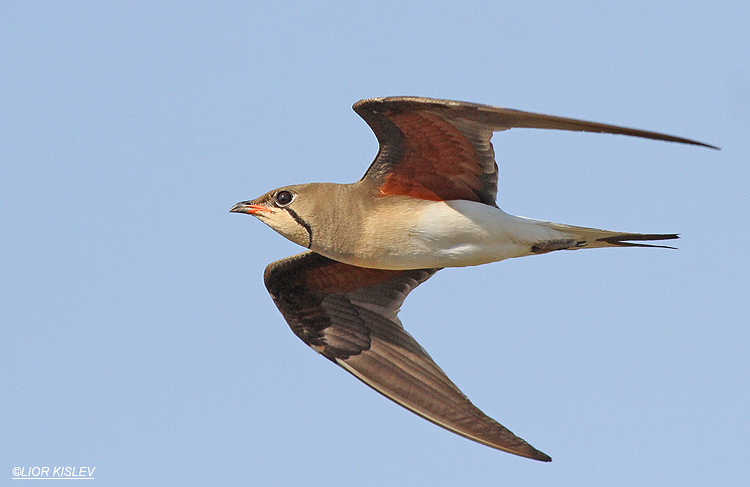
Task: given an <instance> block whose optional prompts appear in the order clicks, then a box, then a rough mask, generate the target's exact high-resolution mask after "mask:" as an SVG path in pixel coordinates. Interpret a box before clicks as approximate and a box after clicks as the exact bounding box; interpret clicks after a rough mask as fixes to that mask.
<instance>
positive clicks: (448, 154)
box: [230, 96, 717, 461]
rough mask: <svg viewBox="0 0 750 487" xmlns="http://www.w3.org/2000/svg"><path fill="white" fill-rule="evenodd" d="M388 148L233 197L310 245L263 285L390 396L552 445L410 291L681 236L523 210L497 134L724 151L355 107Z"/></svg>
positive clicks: (443, 420) (518, 114)
mask: <svg viewBox="0 0 750 487" xmlns="http://www.w3.org/2000/svg"><path fill="white" fill-rule="evenodd" d="M352 108H353V109H354V111H355V112H356V113H357V114H358V115H360V116H361V117H362V118H363V119H364V120H365V122H366V123H367V124H368V125H369V126H370V128H371V129H372V131H373V132H374V133H375V136H376V138H377V140H378V143H379V150H378V153H377V155H376V156H375V159H374V161H373V162H372V163H371V165H370V166H369V168H368V169H367V171H366V172H365V174H364V176H363V177H362V178H361V179H360V180H359V181H357V182H354V183H350V184H334V183H308V184H295V185H290V186H284V187H281V188H277V189H274V190H272V191H269V192H267V193H265V194H263V195H262V196H260V197H258V198H256V199H253V200H248V201H242V202H239V203H237V204H235V205H234V206H232V208H231V209H230V211H231V212H235V213H246V214H250V215H252V216H254V217H257V218H258V219H259V220H260V221H262V222H263V223H265V224H266V225H268V226H269V227H271V228H272V229H273V230H275V231H276V232H278V233H279V234H281V235H282V236H284V237H286V238H287V239H289V240H291V241H292V242H294V243H296V244H299V245H300V246H302V247H306V248H307V249H308V250H307V251H304V252H302V253H300V254H297V255H294V256H291V257H287V258H284V259H281V260H278V261H276V262H273V263H271V264H269V265H268V267H267V268H266V269H265V272H264V283H265V286H266V289H267V290H268V292H269V294H270V295H271V297H272V299H273V301H274V303H275V304H276V306H277V307H278V309H279V311H280V312H281V314H282V315H283V317H284V319H285V320H286V321H287V323H288V324H289V326H290V328H291V329H292V331H293V332H294V334H295V335H297V336H298V337H299V338H300V339H302V341H303V342H305V343H306V344H307V345H308V346H310V347H311V348H312V349H313V350H315V351H316V352H318V353H320V354H321V355H323V356H324V357H325V358H327V359H329V360H330V361H332V362H334V363H336V364H337V365H339V366H341V367H342V368H343V369H345V370H346V371H348V372H350V373H351V374H352V375H354V376H355V377H356V378H357V379H359V380H361V381H362V382H364V383H365V384H366V385H368V386H370V387H371V388H373V389H374V390H375V391H377V392H379V393H380V394H382V395H384V396H385V397H387V398H388V399H391V400H392V401H394V402H396V403H397V404H399V405H401V406H403V407H405V408H406V409H408V410H410V411H412V412H414V413H416V414H417V415H419V416H421V417H423V418H425V419H427V420H428V421H431V422H433V423H435V424H436V425H438V426H441V427H443V428H445V429H447V430H449V431H452V432H454V433H456V434H458V435H461V436H464V437H466V438H468V439H470V440H473V441H476V442H478V443H481V444H484V445H487V446H489V447H491V448H495V449H497V450H502V451H505V452H508V453H512V454H515V455H519V456H522V457H527V458H531V459H535V460H540V461H551V457H550V456H549V455H547V454H545V453H543V452H541V451H539V450H537V449H536V448H534V447H533V446H531V445H530V444H529V443H528V442H526V441H525V440H523V439H521V438H519V437H518V436H516V435H515V434H513V433H512V432H511V431H510V430H508V429H507V428H505V427H504V426H502V425H501V424H500V423H498V422H497V421H495V420H494V419H492V418H490V417H489V416H487V415H486V414H484V413H483V412H482V411H481V410H480V409H478V408H477V407H476V406H474V404H472V402H471V401H470V400H469V399H468V398H467V397H466V396H465V395H464V394H463V393H462V392H461V390H460V389H459V388H458V387H457V386H456V385H455V384H454V383H453V382H452V381H451V380H450V379H449V378H448V376H447V375H446V374H445V373H444V372H443V371H442V369H441V368H440V367H439V366H438V365H437V364H436V363H435V362H434V361H433V360H432V358H431V357H430V356H429V354H428V353H427V352H426V351H425V350H424V349H423V348H422V347H421V346H420V345H419V344H418V343H417V341H416V340H415V339H414V338H412V336H411V335H410V334H409V333H408V332H407V331H406V330H405V329H404V327H403V326H402V324H401V322H400V320H399V318H398V316H397V315H398V312H399V309H400V307H401V305H402V303H403V301H404V299H405V298H406V296H407V295H408V294H409V293H410V292H411V291H413V290H414V289H415V288H416V287H417V286H419V285H420V284H422V283H423V282H425V281H426V280H427V279H429V278H430V277H432V276H433V275H434V274H435V273H436V272H437V271H438V270H440V269H442V268H445V267H466V266H475V265H481V264H486V263H490V262H496V261H501V260H504V259H508V258H514V257H523V256H530V255H536V254H545V253H548V252H553V251H558V250H578V249H591V248H602V247H664V248H674V247H670V246H667V245H659V244H653V243H646V242H648V241H652V242H653V241H665V240H672V239H676V238H678V235H677V234H641V233H626V232H612V231H606V230H599V229H595V228H586V227H578V226H572V225H564V224H558V223H552V222H548V221H543V220H535V219H530V218H524V217H519V216H513V215H510V214H508V213H505V212H504V211H502V210H501V209H500V208H499V207H498V205H497V203H496V196H497V182H498V167H497V163H496V162H495V154H494V149H493V146H492V143H491V141H490V139H491V138H492V135H493V133H494V132H500V131H504V130H508V129H511V128H536V129H557V130H567V131H581V132H600V133H609V134H620V135H628V136H635V137H643V138H649V139H656V140H663V141H671V142H679V143H683V144H692V145H697V146H703V147H709V148H714V149H717V147H715V146H712V145H709V144H704V143H702V142H697V141H694V140H690V139H685V138H682V137H675V136H672V135H666V134H661V133H656V132H649V131H644V130H637V129H631V128H625V127H619V126H615V125H607V124H601V123H595V122H586V121H582V120H575V119H571V118H563V117H557V116H550V115H542V114H538V113H531V112H524V111H519V110H512V109H507V108H499V107H493V106H488V105H481V104H476V103H468V102H459V101H451V100H440V99H431V98H423V97H405V96H402V97H384V98H372V99H365V100H360V101H358V102H357V103H355V104H354V105H353V107H352Z"/></svg>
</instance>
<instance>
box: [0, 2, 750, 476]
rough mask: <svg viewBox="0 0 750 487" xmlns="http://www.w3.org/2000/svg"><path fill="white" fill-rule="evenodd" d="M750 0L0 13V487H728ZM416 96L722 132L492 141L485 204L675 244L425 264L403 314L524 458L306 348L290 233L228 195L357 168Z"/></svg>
mask: <svg viewBox="0 0 750 487" xmlns="http://www.w3.org/2000/svg"><path fill="white" fill-rule="evenodd" d="M748 25H750V5H748V3H747V2H740V1H737V2H724V3H718V4H717V3H711V2H680V3H674V2H648V3H646V2H628V3H623V4H621V5H613V4H610V3H594V2H578V1H571V2H564V3H559V2H537V3H533V4H528V3H523V2H516V3H509V2H504V3H499V2H471V1H468V2H433V3H431V4H429V5H428V4H426V3H424V2H411V1H400V2H376V3H375V2H374V3H369V4H368V5H367V6H363V5H359V4H356V3H351V2H306V3H305V4H304V5H298V4H296V3H287V2H269V3H268V4H267V5H257V4H252V3H248V2H222V3H220V4H216V3H205V4H204V3H196V2H179V3H163V4H158V5H153V4H151V3H148V2H67V3H52V2H50V3H45V2H12V3H4V4H3V5H2V6H0V27H2V28H0V66H2V68H1V69H0V228H1V229H2V230H0V275H2V278H1V279H0V291H1V292H0V323H2V326H0V371H2V372H1V373H0V390H1V391H2V401H0V417H2V420H0V426H1V427H2V432H1V433H0V437H2V438H3V440H2V442H0V482H2V483H3V485H5V483H6V482H7V483H9V484H10V485H15V484H14V482H15V481H12V480H10V479H11V477H12V469H13V468H14V467H27V468H28V467H35V466H39V467H44V466H49V467H55V466H74V467H82V466H83V467H86V466H87V467H95V468H96V471H95V473H96V475H95V477H96V480H95V481H94V482H96V484H97V485H135V484H146V485H182V486H184V485H211V484H215V485H247V484H251V485H311V486H315V485H331V484H333V483H336V484H342V483H346V484H352V485H362V486H370V485H373V486H374V485H394V486H401V485H519V486H520V485H523V486H537V485H544V486H549V485H555V486H581V485H608V486H610V485H612V486H617V485H623V486H633V485H638V486H656V485H659V486H663V485H682V486H690V485H747V482H748V480H749V479H750V467H748V461H747V458H748V453H750V451H748V450H749V448H748V442H747V438H748V436H750V420H748V414H747V413H748V410H749V409H750V404H749V402H750V401H749V399H750V394H749V393H748V390H750V388H749V387H748V382H749V379H750V358H748V357H749V355H748V350H749V349H750V331H749V330H748V328H749V327H748V321H749V320H748V316H749V315H750V304H749V303H750V299H748V287H749V281H750V279H749V278H748V275H749V274H748V273H749V271H750V265H749V264H750V258H748V252H747V250H746V249H745V246H746V241H747V235H748V234H749V233H750V218H748V214H750V204H749V203H748V202H749V201H750V198H749V197H748V195H749V194H750V184H748V181H749V180H750V164H748V160H749V159H750V135H749V132H750V115H748V113H750V30H748ZM388 95H421V96H431V97H439V98H449V99H458V100H466V101H473V102H479V103H487V104H492V105H498V106H505V107H509V108H517V109H522V110H529V111H537V112H542V113H549V114H554V115H562V116H569V117H576V118H583V119H587V120H594V121H600V122H607V123H613V124H619V125H625V126H630V127H636V128H642V129H648V130H656V131H661V132H666V133H670V134H675V135H680V136H684V137H689V138H695V139H698V140H701V141H704V142H707V143H710V144H714V145H718V146H720V147H721V148H722V150H721V151H713V150H709V149H704V148H698V147H688V146H681V145H678V144H671V143H664V142H655V141H648V140H640V139H631V138H625V137H618V136H607V135H594V134H575V133H563V132H549V131H539V130H513V131H510V132H504V133H500V134H497V135H496V136H495V138H494V140H493V142H494V145H495V150H496V153H497V159H498V163H499V166H500V183H499V193H498V203H499V205H500V207H501V208H503V209H504V210H505V211H507V212H509V213H513V214H517V215H523V216H528V217H533V218H539V219H547V220H552V221H557V222H561V223H569V224H575V225H584V226H593V227H599V228H607V229H611V230H618V231H635V232H678V233H680V234H681V237H682V238H681V240H680V241H679V242H678V246H679V250H677V251H672V250H662V249H606V250H591V251H580V252H556V253H553V254H549V255H544V256H539V257H533V258H524V259H515V260H512V261H504V262H500V263H495V264H490V265H485V266H481V267H476V268H466V269H449V270H444V271H441V272H440V273H439V274H437V275H436V276H435V277H434V278H432V279H431V280H430V281H429V282H427V283H425V284H424V285H422V286H420V288H419V289H417V290H416V291H415V292H414V293H413V294H412V295H411V296H410V297H409V299H408V300H407V301H406V303H405V305H404V307H403V309H402V313H401V318H402V321H403V322H404V324H405V326H406V328H407V329H408V330H409V331H410V332H411V333H412V334H413V335H414V336H415V337H416V338H417V339H418V340H419V341H420V343H421V344H422V345H423V346H424V347H425V348H426V349H427V350H428V351H429V352H430V354H431V355H432V357H433V358H434V359H435V360H436V361H437V362H438V363H439V364H440V365H441V366H442V368H443V369H444V370H445V371H446V372H447V373H448V375H449V376H450V377H451V378H452V379H453V380H454V382H455V383H456V384H458V386H459V387H461V389H462V390H463V391H464V392H465V393H466V394H467V395H468V396H469V397H470V398H471V399H472V401H473V402H474V403H475V404H476V405H477V406H479V407H480V408H481V409H483V410H484V411H485V412H486V413H487V414H489V415H490V416H492V417H494V418H496V419H497V420H498V421H500V422H501V423H502V424H504V425H505V426H507V427H508V428H510V429H511V430H512V431H514V432H515V433H517V434H518V435H519V436H521V437H523V438H525V439H526V440H528V441H529V442H530V443H531V444H532V445H534V446H535V447H537V448H539V449H540V450H542V451H544V452H546V453H548V454H550V455H551V456H552V457H553V459H554V460H553V462H552V463H551V464H542V463H539V462H534V461H531V460H528V459H523V458H519V457H515V456H512V455H508V454H505V453H502V452H498V451H495V450H492V449H490V448H487V447H484V446H481V445H478V444H476V443H473V442H470V441H468V440H465V439H463V438H460V437H458V436H456V435H453V434H450V433H448V432H446V431H444V430H442V429H440V428H437V427H435V426H433V425H431V424H429V423H428V422H426V421H424V420H422V419H420V418H418V417H416V416H414V415H413V414H411V413H409V412H407V411H406V410H404V409H402V408H400V407H398V406H397V405H395V404H393V403H391V402H390V401H388V400H386V399H384V398H383V397H381V396H379V395H378V394H376V393H375V392H373V391H372V390H370V389H368V388H367V387H365V386H364V385H362V384H361V383H359V381H357V380H356V379H355V378H353V377H351V376H350V375H348V374H347V373H345V372H344V371H343V370H341V369H339V368H337V367H335V366H333V365H332V364H331V363H329V362H328V361H326V360H324V359H322V358H321V357H318V356H317V355H316V354H315V353H314V352H312V351H311V350H310V349H308V348H307V347H305V345H304V344H303V343H302V342H301V341H299V340H298V339H297V338H296V337H295V336H294V335H293V334H292V333H291V331H290V330H289V328H288V326H287V325H286V323H285V322H284V320H283V319H282V317H281V315H280V314H279V312H278V311H277V310H276V308H275V306H274V305H273V303H272V301H271V299H270V298H269V296H268V295H267V293H266V291H265V288H264V287H263V283H262V272H263V269H264V268H265V266H266V265H267V264H268V263H269V262H271V261H273V260H276V259H279V258H282V257H284V256H287V255H291V254H293V253H296V252H298V251H299V250H300V248H298V247H296V246H295V245H294V244H292V243H290V242H287V241H286V240H284V239H283V238H282V237H280V236H279V235H277V234H275V233H274V232H273V231H271V230H270V229H268V228H266V227H265V226H263V225H262V224H260V223H258V222H257V221H255V220H254V219H252V218H249V217H246V216H244V215H236V214H229V213H228V210H229V208H230V207H231V206H232V204H234V203H236V202H237V201H241V200H246V199H249V198H254V197H256V196H258V195H260V194H262V193H264V192H265V191H267V190H269V189H272V188H275V187H278V186H281V185H284V184H289V183H301V182H310V181H334V182H349V181H354V180H356V179H358V178H359V177H360V176H361V175H362V173H363V172H364V171H365V169H366V168H367V166H368V165H369V163H370V161H371V160H372V158H373V157H374V155H375V153H376V151H377V143H376V141H375V138H374V136H373V135H372V133H371V132H370V130H369V128H368V127H367V125H366V124H365V123H364V122H363V121H362V120H361V119H359V117H358V116H357V115H356V114H355V113H354V112H353V111H352V110H351V109H350V107H351V104H352V103H354V102H355V101H357V100H359V99H361V98H368V97H373V96H388Z"/></svg>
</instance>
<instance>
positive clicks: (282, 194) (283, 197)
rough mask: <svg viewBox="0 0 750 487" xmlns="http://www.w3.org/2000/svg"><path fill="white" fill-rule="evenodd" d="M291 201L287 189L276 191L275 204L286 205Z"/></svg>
mask: <svg viewBox="0 0 750 487" xmlns="http://www.w3.org/2000/svg"><path fill="white" fill-rule="evenodd" d="M291 202H292V193H290V192H289V191H287V190H283V191H279V192H278V193H276V204H277V205H279V206H286V205H288V204H289V203H291Z"/></svg>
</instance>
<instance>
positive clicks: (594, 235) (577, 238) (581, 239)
mask: <svg viewBox="0 0 750 487" xmlns="http://www.w3.org/2000/svg"><path fill="white" fill-rule="evenodd" d="M545 226H548V227H549V228H552V229H554V230H557V231H559V232H562V233H564V234H565V235H566V238H569V239H570V242H569V243H570V245H567V246H563V245H562V244H563V242H562V241H560V242H549V243H546V242H541V243H540V245H538V246H534V247H532V252H534V253H544V252H549V251H552V250H562V249H570V250H573V249H577V248H587V249H596V248H603V247H658V248H663V249H675V248H676V247H671V246H669V245H658V244H651V243H641V242H643V241H653V240H674V239H676V238H680V237H679V236H678V235H677V234H675V233H623V232H611V231H609V230H599V229H597V228H586V227H576V226H573V225H563V224H560V223H551V222H550V223H546V222H545ZM555 247H556V248H555Z"/></svg>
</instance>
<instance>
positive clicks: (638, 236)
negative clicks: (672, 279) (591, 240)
mask: <svg viewBox="0 0 750 487" xmlns="http://www.w3.org/2000/svg"><path fill="white" fill-rule="evenodd" d="M676 238H680V237H679V235H677V234H674V233H664V234H662V233H621V234H619V235H612V236H611V237H603V238H599V239H597V240H596V241H597V242H606V243H607V244H609V245H607V246H617V247H658V248H661V249H676V248H677V247H672V246H670V245H656V244H646V243H633V242H632V240H636V241H638V240H673V239H676ZM597 247H598V246H597Z"/></svg>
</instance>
